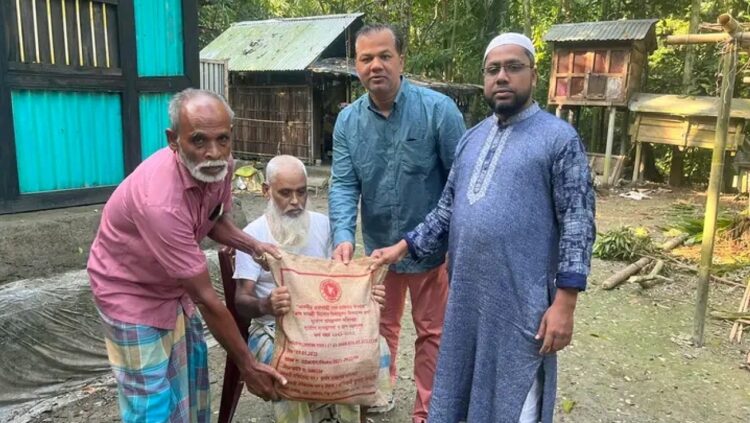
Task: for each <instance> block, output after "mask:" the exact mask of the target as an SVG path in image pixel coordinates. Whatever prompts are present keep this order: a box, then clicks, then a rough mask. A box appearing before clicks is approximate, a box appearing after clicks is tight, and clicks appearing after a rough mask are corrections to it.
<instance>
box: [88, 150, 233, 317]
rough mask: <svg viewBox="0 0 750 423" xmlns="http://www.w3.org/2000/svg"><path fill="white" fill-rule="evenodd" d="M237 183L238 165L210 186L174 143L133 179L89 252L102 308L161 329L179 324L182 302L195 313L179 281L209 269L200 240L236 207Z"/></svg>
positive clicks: (121, 189) (107, 209)
mask: <svg viewBox="0 0 750 423" xmlns="http://www.w3.org/2000/svg"><path fill="white" fill-rule="evenodd" d="M231 162H232V160H231V159H230V163H231ZM231 183H232V166H231V165H230V167H229V172H228V174H227V177H226V178H225V179H224V181H222V182H217V183H212V184H207V183H203V182H200V181H198V180H196V179H195V178H193V177H192V175H190V172H189V171H188V170H187V168H186V167H185V166H184V165H183V164H182V162H181V161H180V157H179V155H178V153H176V152H173V151H172V150H170V149H169V148H163V149H161V150H159V151H157V152H156V153H154V154H153V155H152V156H151V157H149V158H148V159H146V160H145V161H144V162H143V163H141V164H140V165H139V166H138V167H137V168H136V169H135V170H134V171H133V173H132V174H130V176H128V177H127V178H125V180H124V181H123V182H122V183H121V184H120V186H118V187H117V189H116V190H115V192H114V193H113V194H112V196H111V197H110V198H109V201H107V204H106V205H105V206H104V210H103V211H102V219H101V223H100V224H99V231H98V233H97V235H96V239H94V243H93V245H92V246H91V253H90V254H89V261H88V273H89V278H90V280H91V290H92V291H93V293H94V299H95V300H96V304H97V306H98V307H99V309H100V310H101V311H102V312H103V313H104V314H105V315H107V316H109V317H111V318H113V319H116V320H120V321H123V322H126V323H132V324H142V325H147V326H153V327H157V328H161V329H174V327H175V321H176V317H177V307H178V304H180V303H181V304H182V306H183V309H184V310H185V312H186V313H187V314H188V315H192V313H193V311H194V309H195V306H194V305H193V303H192V301H191V300H190V298H189V297H188V296H187V293H186V292H185V289H183V287H182V284H181V283H180V282H179V281H178V280H179V279H186V278H190V277H194V276H197V275H199V274H200V273H201V272H203V271H204V270H206V269H207V264H206V256H205V255H204V254H203V252H202V251H201V249H200V247H199V245H198V243H199V242H200V241H201V240H202V239H203V238H204V237H205V236H206V235H207V234H208V232H209V231H210V230H211V228H212V227H213V225H214V223H215V221H216V219H218V217H219V216H220V213H219V212H220V210H222V207H221V206H222V204H223V212H224V213H227V212H228V211H229V209H230V207H231V204H232V190H231ZM209 217H213V220H211V219H210V218H209Z"/></svg>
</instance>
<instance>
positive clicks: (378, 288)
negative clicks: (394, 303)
mask: <svg viewBox="0 0 750 423" xmlns="http://www.w3.org/2000/svg"><path fill="white" fill-rule="evenodd" d="M372 299H374V300H375V302H376V303H378V305H379V306H380V309H381V310H382V309H384V308H385V285H383V284H380V285H373V286H372Z"/></svg>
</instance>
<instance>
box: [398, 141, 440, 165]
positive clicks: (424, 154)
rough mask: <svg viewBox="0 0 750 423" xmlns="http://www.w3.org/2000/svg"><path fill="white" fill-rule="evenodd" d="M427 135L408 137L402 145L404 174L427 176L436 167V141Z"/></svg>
mask: <svg viewBox="0 0 750 423" xmlns="http://www.w3.org/2000/svg"><path fill="white" fill-rule="evenodd" d="M426 135H427V134H422V135H421V136H410V137H407V138H406V140H405V141H403V143H402V144H401V166H402V169H403V171H404V173H407V174H413V175H426V174H427V173H429V172H430V171H431V170H432V168H433V167H434V166H435V158H436V155H437V153H436V151H435V141H434V140H433V139H432V137H429V136H426Z"/></svg>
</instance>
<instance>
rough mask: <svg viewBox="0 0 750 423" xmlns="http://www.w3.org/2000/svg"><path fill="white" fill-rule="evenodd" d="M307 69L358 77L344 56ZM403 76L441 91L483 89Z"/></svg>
mask: <svg viewBox="0 0 750 423" xmlns="http://www.w3.org/2000/svg"><path fill="white" fill-rule="evenodd" d="M309 69H310V71H312V72H313V73H323V74H334V75H349V76H351V77H353V78H359V77H358V75H357V71H356V69H355V68H354V60H352V59H349V62H348V63H347V60H346V58H344V57H328V58H325V59H320V60H317V61H316V62H315V63H313V64H312V65H310V67H309ZM404 76H405V77H407V78H408V79H409V81H410V82H412V83H413V84H414V85H420V86H423V87H428V88H432V89H434V90H437V91H440V92H443V93H456V94H479V93H480V92H481V91H482V90H483V88H482V86H481V85H476V84H462V83H458V82H444V81H437V80H434V79H429V78H425V77H422V76H414V75H410V74H404Z"/></svg>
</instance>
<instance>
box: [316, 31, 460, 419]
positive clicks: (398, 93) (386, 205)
mask: <svg viewBox="0 0 750 423" xmlns="http://www.w3.org/2000/svg"><path fill="white" fill-rule="evenodd" d="M402 47H403V42H402V40H401V38H400V37H399V36H398V34H397V33H396V31H394V30H393V28H391V27H390V26H387V25H372V26H366V27H364V28H362V29H361V30H360V31H359V32H358V33H357V36H356V43H355V49H356V69H357V74H358V75H359V79H360V81H361V82H362V84H363V85H364V86H365V88H366V89H367V94H365V95H363V96H362V97H360V98H359V99H358V100H356V101H355V102H354V103H352V104H351V105H350V106H349V107H347V108H345V109H344V110H343V111H341V113H340V114H339V116H338V119H337V121H336V126H335V128H334V134H333V168H332V175H331V176H332V180H331V189H330V192H329V199H328V205H329V214H330V218H331V224H332V228H333V245H334V252H333V257H334V259H336V260H342V261H344V262H348V261H349V260H350V259H351V257H352V255H353V253H354V234H355V229H356V224H357V204H358V203H360V202H361V203H360V204H361V209H362V235H363V238H364V243H365V252H366V254H370V253H371V252H372V251H373V250H374V249H377V248H383V247H386V246H389V245H392V244H394V243H395V242H397V241H399V240H400V239H401V238H403V236H404V234H405V233H406V231H408V230H411V229H412V228H413V227H415V226H416V225H417V224H418V223H420V222H421V221H422V220H423V219H424V217H425V216H426V215H427V213H429V212H430V210H432V209H433V208H434V207H435V206H436V205H437V201H438V199H439V198H440V194H441V192H442V190H443V186H444V185H445V182H446V180H447V177H448V173H449V171H450V168H451V165H452V163H453V156H454V152H455V149H456V145H457V143H458V140H459V139H460V138H461V136H462V135H463V133H464V131H465V130H466V128H465V126H464V122H463V117H462V115H461V113H460V111H459V110H458V108H457V107H456V104H455V103H454V102H453V101H452V100H451V99H450V98H448V97H446V96H444V95H442V94H439V93H437V92H434V91H432V90H429V89H426V88H421V87H416V86H414V85H412V84H411V83H409V82H408V81H407V80H406V79H405V78H403V77H402V76H401V72H402V71H403V65H404V57H403V54H402ZM446 250H447V245H443V246H442V247H441V248H438V249H437V250H436V252H435V253H434V254H432V255H430V256H428V257H424V258H423V259H422V260H420V261H419V262H416V261H410V260H404V261H402V262H400V263H398V264H397V265H394V266H392V267H391V269H390V271H389V272H388V276H387V277H386V280H385V286H386V300H385V309H384V310H383V312H382V314H381V324H380V332H381V334H382V335H383V336H384V337H385V338H386V340H387V342H388V346H389V348H390V350H391V357H393V360H392V361H391V378H392V379H393V382H394V383H395V381H396V369H397V367H396V357H398V355H397V351H398V338H399V334H400V331H401V324H400V323H401V316H402V314H403V311H404V304H405V300H406V290H407V288H408V290H409V291H410V294H411V303H412V318H413V320H414V326H415V328H416V330H417V341H416V343H415V358H414V377H415V381H416V385H417V398H416V401H415V404H414V411H413V414H412V420H413V422H416V423H420V422H424V421H426V420H427V410H428V406H429V400H430V395H431V392H432V379H433V376H434V372H435V365H436V361H437V352H438V348H439V345H440V337H441V335H442V328H443V315H444V312H445V303H446V300H447V294H448V276H447V272H446V269H445V264H444V262H445V253H446ZM391 406H392V403H391Z"/></svg>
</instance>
